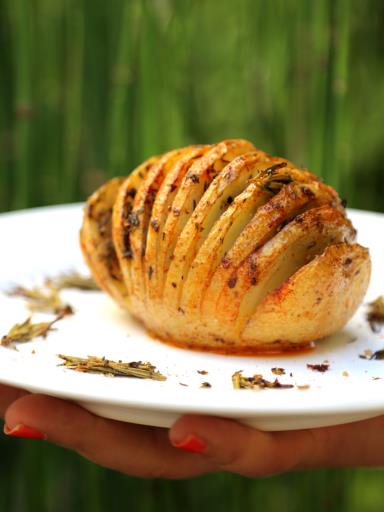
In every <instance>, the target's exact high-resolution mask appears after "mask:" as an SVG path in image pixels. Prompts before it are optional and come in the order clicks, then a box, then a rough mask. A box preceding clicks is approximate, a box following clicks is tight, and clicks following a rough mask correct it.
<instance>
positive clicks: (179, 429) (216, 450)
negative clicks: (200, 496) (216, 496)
mask: <svg viewBox="0 0 384 512" xmlns="http://www.w3.org/2000/svg"><path fill="white" fill-rule="evenodd" d="M169 435H170V440H171V443H172V444H173V445H174V446H179V447H181V448H184V449H185V447H184V442H185V440H191V439H192V440H193V441H192V444H193V443H196V444H198V442H197V441H195V440H196V439H197V440H198V441H200V444H201V446H202V448H201V450H200V451H202V454H203V456H204V457H205V458H206V459H207V460H208V461H209V462H210V463H211V464H212V465H213V466H215V467H216V468H217V470H224V471H230V472H235V473H240V474H241V475H246V476H252V477H260V476H267V475H272V474H275V473H279V472H282V471H288V470H290V469H293V468H294V467H296V466H297V464H298V462H299V461H300V460H301V458H302V457H304V455H305V454H306V453H307V452H308V451H310V450H311V447H312V443H313V438H312V436H311V434H310V433H309V431H300V432H299V431H292V432H279V433H277V432H275V433H269V432H261V431H259V430H255V429H253V428H250V427H247V426H245V425H242V424H240V423H238V422H236V421H232V420H227V419H222V418H213V417H212V418H210V417H202V416H184V417H182V418H180V419H179V420H178V421H177V422H176V423H175V424H174V426H173V427H172V429H171V431H170V434H169ZM187 443H188V441H187ZM186 448H187V449H188V444H187V447H186Z"/></svg>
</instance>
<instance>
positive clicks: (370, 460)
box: [0, 387, 384, 478]
mask: <svg viewBox="0 0 384 512" xmlns="http://www.w3.org/2000/svg"><path fill="white" fill-rule="evenodd" d="M1 389H3V387H2V388H1ZM7 393H8V395H7ZM14 393H20V392H19V391H16V390H12V389H11V388H9V389H5V392H4V393H3V395H2V396H3V400H4V404H5V403H6V398H5V397H6V396H8V398H9V399H11V397H15V395H14ZM21 393H23V392H21ZM0 396H1V394H0ZM5 419H6V425H7V427H6V430H7V429H8V431H9V430H10V429H11V430H12V429H14V428H15V427H16V429H17V430H18V429H20V428H21V430H20V432H21V435H25V436H27V437H39V435H38V433H39V432H40V433H41V435H40V437H43V436H45V437H47V438H48V440H50V441H52V442H54V443H57V444H59V445H61V446H64V447H66V448H69V449H72V450H74V451H77V452H78V453H79V454H81V455H83V456H84V457H86V458H88V459H90V460H91V461H93V462H95V463H97V464H100V465H102V466H105V467H108V468H111V469H115V470H117V471H121V472H123V473H126V474H129V475H134V476H142V477H151V478H159V477H164V478H188V477H192V476H196V475H199V474H203V473H206V472H211V471H230V472H234V473H239V474H242V475H246V476H251V477H262V476H269V475H273V474H276V473H281V472H285V471H290V470H294V469H305V468H320V467H347V466H360V467H361V466H365V467H367V466H382V465H383V464H384V436H383V435H382V432H383V431H384V417H378V418H374V419H370V420H365V421H360V422H356V423H351V424H347V425H339V426H336V427H327V428H319V429H308V430H301V431H299V430H298V431H290V432H261V431H258V430H256V429H253V428H250V427H247V426H245V425H242V424H240V423H237V422H236V421H232V420H228V419H223V418H214V417H204V416H192V415H191V416H183V417H181V418H180V419H179V420H178V421H176V423H175V424H174V425H173V427H172V428H171V429H170V431H169V432H167V431H166V430H165V429H160V428H154V427H146V426H141V425H133V424H129V423H122V422H118V421H112V420H107V419H104V418H100V417H98V416H95V415H93V414H91V413H90V412H88V411H86V410H84V409H83V408H81V407H79V406H78V405H76V404H73V403H70V402H66V401H63V400H59V399H56V398H52V397H46V396H42V395H26V396H22V397H21V398H17V399H16V401H15V402H13V403H12V404H11V405H10V406H9V408H8V410H7V411H6V415H5ZM20 426H22V427H20ZM188 452H194V453H188Z"/></svg>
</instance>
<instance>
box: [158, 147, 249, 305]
mask: <svg viewBox="0 0 384 512" xmlns="http://www.w3.org/2000/svg"><path fill="white" fill-rule="evenodd" d="M251 149H254V146H253V145H252V144H251V143H250V142H248V141H245V140H242V139H239V140H225V141H223V142H220V143H219V144H216V145H214V146H213V147H212V149H211V150H210V151H208V153H207V154H206V155H204V156H203V157H202V158H200V159H199V160H198V161H196V162H195V163H194V164H193V166H192V167H191V169H190V171H189V172H190V173H191V175H193V176H196V178H195V179H194V180H192V179H184V180H183V181H182V183H181V185H180V188H179V190H178V191H177V193H176V196H175V198H174V200H173V203H172V208H171V211H170V212H169V215H168V217H167V219H166V222H165V225H164V229H163V232H162V234H161V237H160V246H159V248H158V255H157V262H158V266H159V268H161V269H162V276H163V281H162V282H161V281H160V282H159V293H160V294H161V296H162V295H163V287H164V281H165V277H166V275H167V272H168V269H169V266H170V263H171V258H172V257H173V253H174V249H175V246H176V243H177V241H178V238H179V236H180V234H181V233H182V231H183V228H184V227H185V225H186V224H187V222H188V220H189V218H190V216H191V214H192V212H193V211H194V210H195V208H196V206H197V204H198V203H199V201H200V199H201V197H202V196H203V194H204V192H205V188H206V187H207V186H208V185H209V184H210V183H211V181H212V180H213V179H214V177H215V176H216V175H217V174H218V173H219V172H221V170H222V169H223V168H224V167H225V166H226V165H227V164H228V162H229V161H231V160H232V159H233V158H235V157H236V156H238V155H239V154H242V153H245V152H247V151H250V150H251Z"/></svg>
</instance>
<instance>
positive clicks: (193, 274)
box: [180, 183, 270, 314]
mask: <svg viewBox="0 0 384 512" xmlns="http://www.w3.org/2000/svg"><path fill="white" fill-rule="evenodd" d="M269 197H270V194H268V193H267V192H265V191H263V190H262V189H260V187H258V186H257V185H255V184H254V183H251V184H250V185H249V186H248V187H247V188H246V189H245V190H244V192H242V193H241V194H239V195H238V196H237V197H236V198H235V199H234V201H233V203H232V204H231V205H230V206H229V207H228V209H227V210H226V211H225V212H224V213H223V214H222V215H221V216H220V218H219V219H218V220H217V222H216V223H215V224H214V226H213V227H212V229H211V231H210V232H209V234H208V236H207V238H206V239H205V241H204V242H203V244H202V246H201V247H200V250H199V251H198V253H197V255H196V258H195V259H194V260H193V262H192V264H191V266H190V269H189V272H188V277H187V279H186V282H185V284H184V286H183V290H182V297H181V299H180V307H182V308H183V309H184V310H188V312H189V313H191V312H192V311H194V313H195V314H199V313H200V304H201V301H202V298H203V295H204V292H205V290H206V288H207V287H208V286H209V282H210V281H211V278H212V275H213V273H214V272H215V270H216V268H217V266H218V264H219V263H220V261H221V260H222V258H223V257H224V255H225V254H226V252H227V251H228V250H229V249H230V248H231V247H232V245H233V243H234V240H236V239H237V238H238V236H239V235H240V233H241V231H242V230H243V229H244V226H246V225H247V224H248V222H249V221H250V220H251V219H252V217H253V216H254V214H255V213H256V210H257V209H258V208H259V207H260V206H262V205H263V204H265V202H266V201H267V199H268V198H269Z"/></svg>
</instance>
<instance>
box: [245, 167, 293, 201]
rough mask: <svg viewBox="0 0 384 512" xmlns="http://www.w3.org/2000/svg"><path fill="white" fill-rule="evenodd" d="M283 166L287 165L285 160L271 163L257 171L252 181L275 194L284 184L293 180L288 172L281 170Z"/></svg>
mask: <svg viewBox="0 0 384 512" xmlns="http://www.w3.org/2000/svg"><path fill="white" fill-rule="evenodd" d="M284 167H287V163H286V162H281V163H279V164H275V165H272V166H271V167H268V168H267V169H263V170H261V171H259V172H258V174H257V175H256V177H255V178H254V179H253V180H252V181H253V182H254V183H256V184H257V185H258V186H260V187H261V188H262V189H263V190H266V191H267V192H270V193H271V194H277V193H278V192H279V191H280V190H281V189H282V188H283V187H284V186H285V185H288V184H289V183H292V181H293V178H292V176H291V174H290V173H289V172H287V171H285V172H284V171H282V170H281V169H283V168H284Z"/></svg>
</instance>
